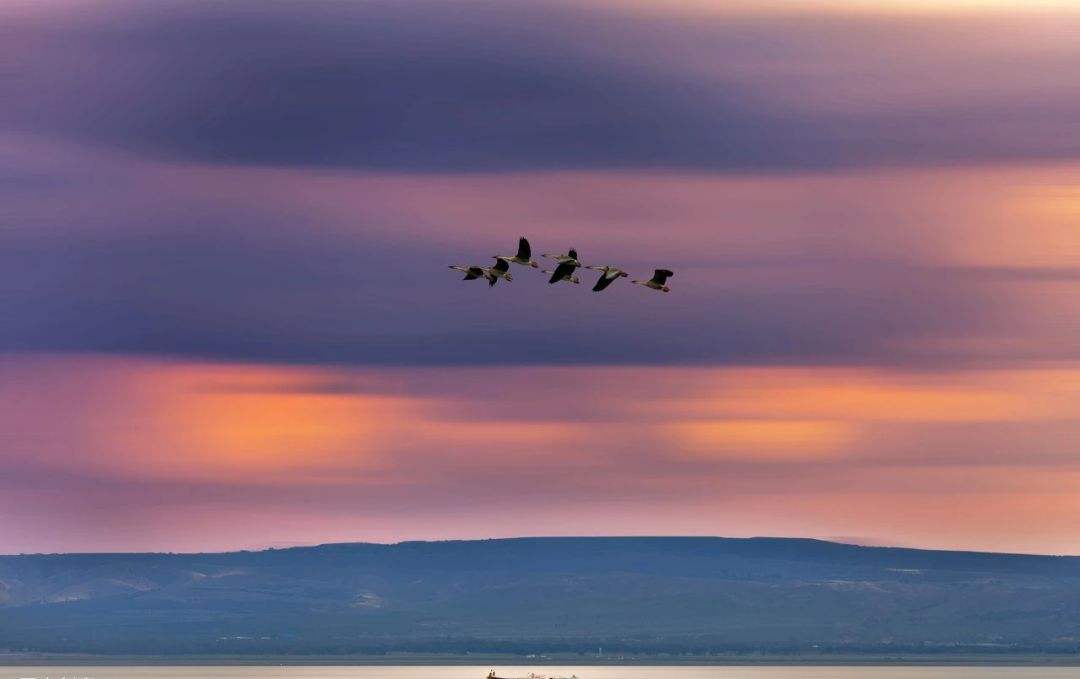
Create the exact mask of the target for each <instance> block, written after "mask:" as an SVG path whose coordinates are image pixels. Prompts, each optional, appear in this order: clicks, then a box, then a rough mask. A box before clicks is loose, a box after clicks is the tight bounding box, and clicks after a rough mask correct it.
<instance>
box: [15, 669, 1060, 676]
mask: <svg viewBox="0 0 1080 679" xmlns="http://www.w3.org/2000/svg"><path fill="white" fill-rule="evenodd" d="M490 669H491V667H488V666H473V667H461V666H455V667H435V666H427V667H422V666H407V667H403V666H385V667H313V666H287V667H286V666H257V667H220V666H188V667H176V666H171V667H169V666H166V667H108V666H105V667H92V666H83V667H55V666H53V667H0V679H279V678H280V679H285V678H287V679H344V678H346V677H349V678H355V679H484V677H485V676H486V675H487V672H488V671H489V670H490ZM495 669H496V671H497V672H498V674H499V676H503V677H525V676H528V674H529V673H530V672H536V673H537V674H543V675H546V676H549V677H550V676H554V677H565V676H570V675H573V674H576V675H577V676H578V677H579V678H580V679H939V678H940V679H975V678H978V679H1064V678H1065V677H1078V676H1080V668H1075V667H1034V668H1033V667H799V666H791V667H626V666H619V667H611V666H609V667H603V666H586V667H575V666H558V667H555V666H552V667H496V668H495Z"/></svg>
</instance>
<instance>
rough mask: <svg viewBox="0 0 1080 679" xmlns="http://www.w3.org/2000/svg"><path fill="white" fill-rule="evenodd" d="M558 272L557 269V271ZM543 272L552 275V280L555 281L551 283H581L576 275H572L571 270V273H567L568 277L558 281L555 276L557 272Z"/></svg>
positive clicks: (546, 270) (565, 276)
mask: <svg viewBox="0 0 1080 679" xmlns="http://www.w3.org/2000/svg"><path fill="white" fill-rule="evenodd" d="M556 271H557V269H556ZM543 272H544V273H549V274H552V279H553V280H552V281H551V282H552V283H558V282H559V281H566V282H567V283H581V279H580V278H578V277H577V276H575V275H574V274H573V273H572V270H571V272H567V273H566V275H564V276H563V277H562V278H560V279H558V280H554V277H555V276H554V274H555V271H550V270H548V269H544V270H543Z"/></svg>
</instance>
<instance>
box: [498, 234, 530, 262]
mask: <svg viewBox="0 0 1080 679" xmlns="http://www.w3.org/2000/svg"><path fill="white" fill-rule="evenodd" d="M495 259H500V260H501V259H505V260H506V261H508V262H513V263H514V264H520V265H521V266H531V267H532V268H534V269H535V268H537V267H539V266H540V264H539V263H537V262H535V261H533V258H532V247H530V246H529V239H528V238H526V237H525V236H522V237H521V238H519V239H518V249H517V254H516V255H513V256H510V255H495Z"/></svg>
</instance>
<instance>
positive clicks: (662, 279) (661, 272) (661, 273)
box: [630, 269, 675, 292]
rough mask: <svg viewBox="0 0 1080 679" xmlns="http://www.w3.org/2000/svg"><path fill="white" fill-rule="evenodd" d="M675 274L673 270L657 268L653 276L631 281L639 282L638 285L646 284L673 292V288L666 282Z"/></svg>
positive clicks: (656, 288) (646, 285) (649, 286)
mask: <svg viewBox="0 0 1080 679" xmlns="http://www.w3.org/2000/svg"><path fill="white" fill-rule="evenodd" d="M674 275H675V274H674V273H673V272H671V271H668V270H667V269H657V270H656V272H655V273H653V277H652V278H650V279H649V280H647V281H630V282H631V283H637V284H638V285H644V286H645V287H647V288H652V289H653V290H663V291H664V292H671V288H669V287H668V286H667V285H666V283H667V279H668V278H670V277H672V276H674Z"/></svg>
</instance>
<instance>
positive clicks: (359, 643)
mask: <svg viewBox="0 0 1080 679" xmlns="http://www.w3.org/2000/svg"><path fill="white" fill-rule="evenodd" d="M1078 640H1080V557H1050V556H1029V555H1006V554H984V553H971V552H941V551H926V550H912V549H886V548H875V547H857V546H852V545H843V544H836V543H829V542H822V541H816V540H801V539H779V538H755V539H724V538H522V539H511V540H483V541H451V542H406V543H400V544H396V545H376V544H364V543H357V544H338V545H323V546H319V547H304V548H295V549H282V550H268V551H263V552H233V553H224V554H99V555H93V554H71V555H33V556H8V557H0V649H2V648H10V649H24V648H25V649H30V650H41V651H53V652H66V651H89V652H113V653H135V652H147V653H174V652H231V653H235V652H257V653H270V652H307V653H321V652H335V653H346V652H372V651H381V650H418V651H419V650H438V651H469V650H472V651H491V650H502V651H542V650H552V651H555V650H577V649H585V648H591V647H594V646H595V645H596V644H597V643H604V645H605V647H607V648H610V649H612V650H616V649H623V650H633V651H645V652H656V651H675V652H679V651H688V650H692V651H696V652H707V651H722V650H732V649H750V648H754V649H763V650H767V649H798V648H805V647H809V646H811V645H819V646H825V647H830V648H833V647H834V648H845V649H887V648H906V647H919V648H920V649H923V650H927V649H929V650H933V649H950V648H957V647H965V648H974V649H983V650H993V649H998V648H1023V649H1027V650H1032V649H1035V650H1040V649H1042V650H1051V649H1052V650H1065V651H1069V650H1072V649H1076V648H1077V647H1080V642H1078Z"/></svg>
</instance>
